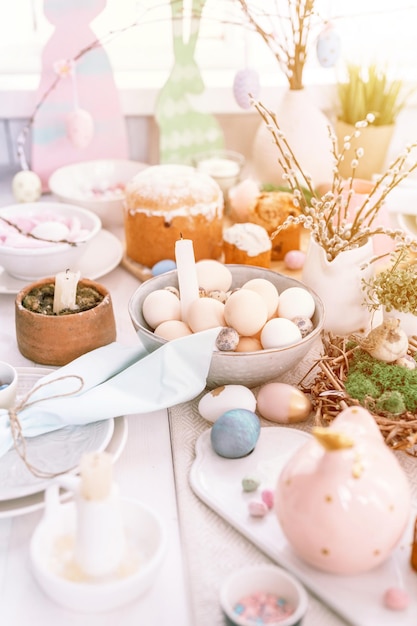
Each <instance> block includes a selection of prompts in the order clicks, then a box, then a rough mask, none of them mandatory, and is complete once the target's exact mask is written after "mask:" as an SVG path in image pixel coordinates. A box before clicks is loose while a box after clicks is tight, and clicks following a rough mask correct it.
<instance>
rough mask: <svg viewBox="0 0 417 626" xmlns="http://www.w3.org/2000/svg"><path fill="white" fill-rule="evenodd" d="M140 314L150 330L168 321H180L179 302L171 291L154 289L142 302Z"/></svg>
mask: <svg viewBox="0 0 417 626" xmlns="http://www.w3.org/2000/svg"><path fill="white" fill-rule="evenodd" d="M142 314H143V317H144V318H145V321H146V323H147V324H149V326H150V327H151V328H156V327H157V326H159V324H162V322H166V321H168V320H180V319H181V307H180V301H179V300H178V298H177V296H176V295H175V294H173V293H171V291H167V290H166V289H155V291H151V293H149V294H148V295H147V296H146V298H145V300H144V301H143V306H142Z"/></svg>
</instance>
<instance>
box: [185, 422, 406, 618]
mask: <svg viewBox="0 0 417 626" xmlns="http://www.w3.org/2000/svg"><path fill="white" fill-rule="evenodd" d="M309 437H310V435H308V434H307V433H305V432H303V431H300V430H297V429H295V428H286V427H279V426H277V427H269V428H262V429H261V435H260V438H259V440H258V443H257V445H256V448H255V450H254V451H253V452H252V453H251V454H250V455H249V456H247V457H244V458H241V459H225V458H222V457H220V456H218V455H217V454H216V453H215V452H214V451H213V449H212V446H211V443H210V430H207V431H205V432H204V433H203V434H202V435H201V436H200V437H199V439H198V441H197V445H196V459H195V461H194V463H193V465H192V468H191V472H190V482H191V486H192V488H193V490H194V492H195V493H196V494H197V495H198V496H199V497H200V498H201V499H202V500H203V501H204V502H205V503H206V504H207V505H208V506H210V507H211V508H212V509H213V510H214V511H216V513H218V514H219V515H220V516H221V517H223V518H224V519H225V520H226V521H227V522H228V523H230V524H231V525H232V526H234V527H235V528H236V529H237V530H238V531H239V532H241V533H242V534H243V535H244V536H246V537H247V538H248V539H249V540H250V541H252V542H253V543H254V544H255V545H256V546H257V547H258V548H259V549H260V550H262V551H263V552H265V554H267V555H268V556H269V557H270V558H271V559H273V560H274V561H275V562H276V563H277V564H279V565H281V566H283V567H285V568H286V569H287V570H288V571H289V572H291V573H292V574H294V575H295V576H297V578H298V579H299V580H300V581H301V582H302V583H303V584H305V585H306V586H307V587H308V588H309V589H310V590H311V591H312V592H313V593H314V594H316V595H317V596H318V597H320V598H321V599H322V600H323V601H324V602H325V603H326V604H328V605H329V606H330V607H331V608H332V609H333V610H335V611H336V612H338V613H339V614H340V615H341V616H342V617H343V618H344V619H346V620H347V621H348V622H349V623H351V624H353V625H354V626H376V624H378V626H392V625H393V624H397V623H398V624H401V626H415V616H416V615H417V595H416V594H415V591H414V590H415V585H416V574H415V572H413V571H412V570H411V568H410V566H409V559H410V549H411V548H410V546H411V543H412V536H413V529H414V520H415V516H416V513H417V509H416V507H415V506H414V509H413V512H412V515H411V518H410V524H409V526H408V528H407V530H406V532H405V533H404V536H403V539H402V541H401V542H400V544H399V545H398V547H397V548H396V550H395V551H394V553H393V556H391V557H390V558H389V559H388V560H387V561H386V562H385V563H383V564H382V565H381V566H380V567H378V568H376V569H374V570H371V571H370V572H367V573H366V574H362V575H360V576H336V575H331V574H327V573H324V572H320V571H319V570H316V569H314V568H312V567H310V566H309V565H307V564H305V563H304V562H303V561H301V560H300V559H299V558H298V557H297V556H296V555H295V554H294V553H293V551H292V549H291V547H290V546H289V544H288V542H287V541H286V538H285V536H284V534H283V532H282V530H281V528H280V525H279V523H278V520H277V518H276V517H275V515H274V513H273V512H270V513H268V514H267V515H266V516H265V517H264V518H262V519H261V518H254V517H250V516H249V514H248V501H249V500H250V499H252V498H254V497H255V496H254V493H245V492H243V490H242V487H241V481H242V478H243V477H244V476H245V475H257V476H258V477H259V478H260V480H261V486H260V488H261V489H264V488H269V489H271V488H275V485H276V481H277V478H278V476H279V473H280V471H281V469H282V468H283V466H284V464H285V463H286V462H287V460H288V459H289V458H290V456H292V454H293V453H294V452H295V450H296V449H297V448H298V447H299V446H301V445H303V444H304V443H305V442H306V441H307V440H308V438H309ZM381 523H382V520H381ZM347 540H348V538H347ZM397 572H400V574H401V578H402V580H403V584H404V586H405V589H406V590H408V592H409V595H410V605H409V607H408V609H407V610H406V611H402V612H393V611H390V610H388V609H386V608H385V607H384V605H383V601H382V597H383V594H384V592H385V591H386V590H387V589H389V588H391V587H396V586H399V581H398V579H397Z"/></svg>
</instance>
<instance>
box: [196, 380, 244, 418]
mask: <svg viewBox="0 0 417 626" xmlns="http://www.w3.org/2000/svg"><path fill="white" fill-rule="evenodd" d="M231 409H247V410H248V411H253V412H254V411H255V409H256V398H255V394H254V393H253V391H251V390H250V389H248V388H247V387H245V386H244V385H222V386H221V387H216V389H212V390H211V391H209V392H208V393H206V394H205V395H204V396H203V397H202V398H201V399H200V401H199V403H198V411H199V413H200V415H201V416H202V417H204V419H205V420H207V421H209V422H213V423H214V422H215V421H216V420H217V419H218V418H219V417H220V416H221V415H223V413H226V411H230V410H231Z"/></svg>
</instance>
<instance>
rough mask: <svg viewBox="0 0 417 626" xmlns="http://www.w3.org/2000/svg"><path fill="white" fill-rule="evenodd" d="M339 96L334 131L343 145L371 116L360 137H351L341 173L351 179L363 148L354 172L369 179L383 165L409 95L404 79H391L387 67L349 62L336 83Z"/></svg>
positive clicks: (340, 167) (359, 176)
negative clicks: (363, 121)
mask: <svg viewBox="0 0 417 626" xmlns="http://www.w3.org/2000/svg"><path fill="white" fill-rule="evenodd" d="M337 95H338V102H339V111H338V115H337V120H336V122H335V133H336V137H337V141H338V144H339V147H340V148H341V147H342V146H344V144H346V137H348V136H349V137H350V136H351V135H352V132H353V131H354V129H355V124H356V123H357V122H359V121H360V120H364V119H372V123H371V124H369V125H368V127H367V128H366V129H364V130H363V131H362V132H361V134H360V137H353V138H351V139H350V141H349V146H348V147H347V148H346V150H345V158H344V161H343V163H341V164H340V166H339V172H340V174H341V175H342V176H343V177H344V178H348V177H349V176H350V174H351V170H352V165H351V163H352V160H354V159H356V158H357V151H358V150H362V151H363V158H362V159H361V161H360V164H359V166H358V168H357V169H356V173H355V175H356V177H357V178H362V179H365V180H370V179H371V178H372V175H373V174H379V173H380V172H381V170H382V168H383V165H384V163H385V159H386V155H387V152H388V149H389V145H390V143H391V139H392V135H393V132H394V128H395V123H396V121H397V117H398V115H399V113H400V112H401V111H402V110H403V108H404V106H405V104H406V102H407V99H408V96H409V94H408V93H405V91H404V84H403V81H402V80H400V79H391V78H390V77H389V75H388V70H387V69H386V68H385V67H384V66H381V65H379V64H378V63H371V64H369V65H366V66H363V65H359V64H355V63H348V64H347V65H346V68H345V75H344V76H343V78H341V80H340V81H339V82H338V84H337Z"/></svg>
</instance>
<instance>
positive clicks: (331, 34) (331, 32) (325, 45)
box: [316, 23, 341, 67]
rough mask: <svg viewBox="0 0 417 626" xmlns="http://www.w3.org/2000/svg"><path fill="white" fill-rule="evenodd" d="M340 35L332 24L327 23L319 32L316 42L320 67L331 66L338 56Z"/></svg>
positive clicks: (334, 63)
mask: <svg viewBox="0 0 417 626" xmlns="http://www.w3.org/2000/svg"><path fill="white" fill-rule="evenodd" d="M340 49H341V43H340V37H339V34H338V33H337V31H336V29H335V27H334V26H333V24H331V23H328V24H326V26H325V27H324V28H323V30H322V32H321V33H320V34H319V36H318V38H317V43H316V53H317V59H318V62H319V63H320V65H321V66H322V67H333V66H334V65H336V63H337V61H338V59H339V56H340Z"/></svg>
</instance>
